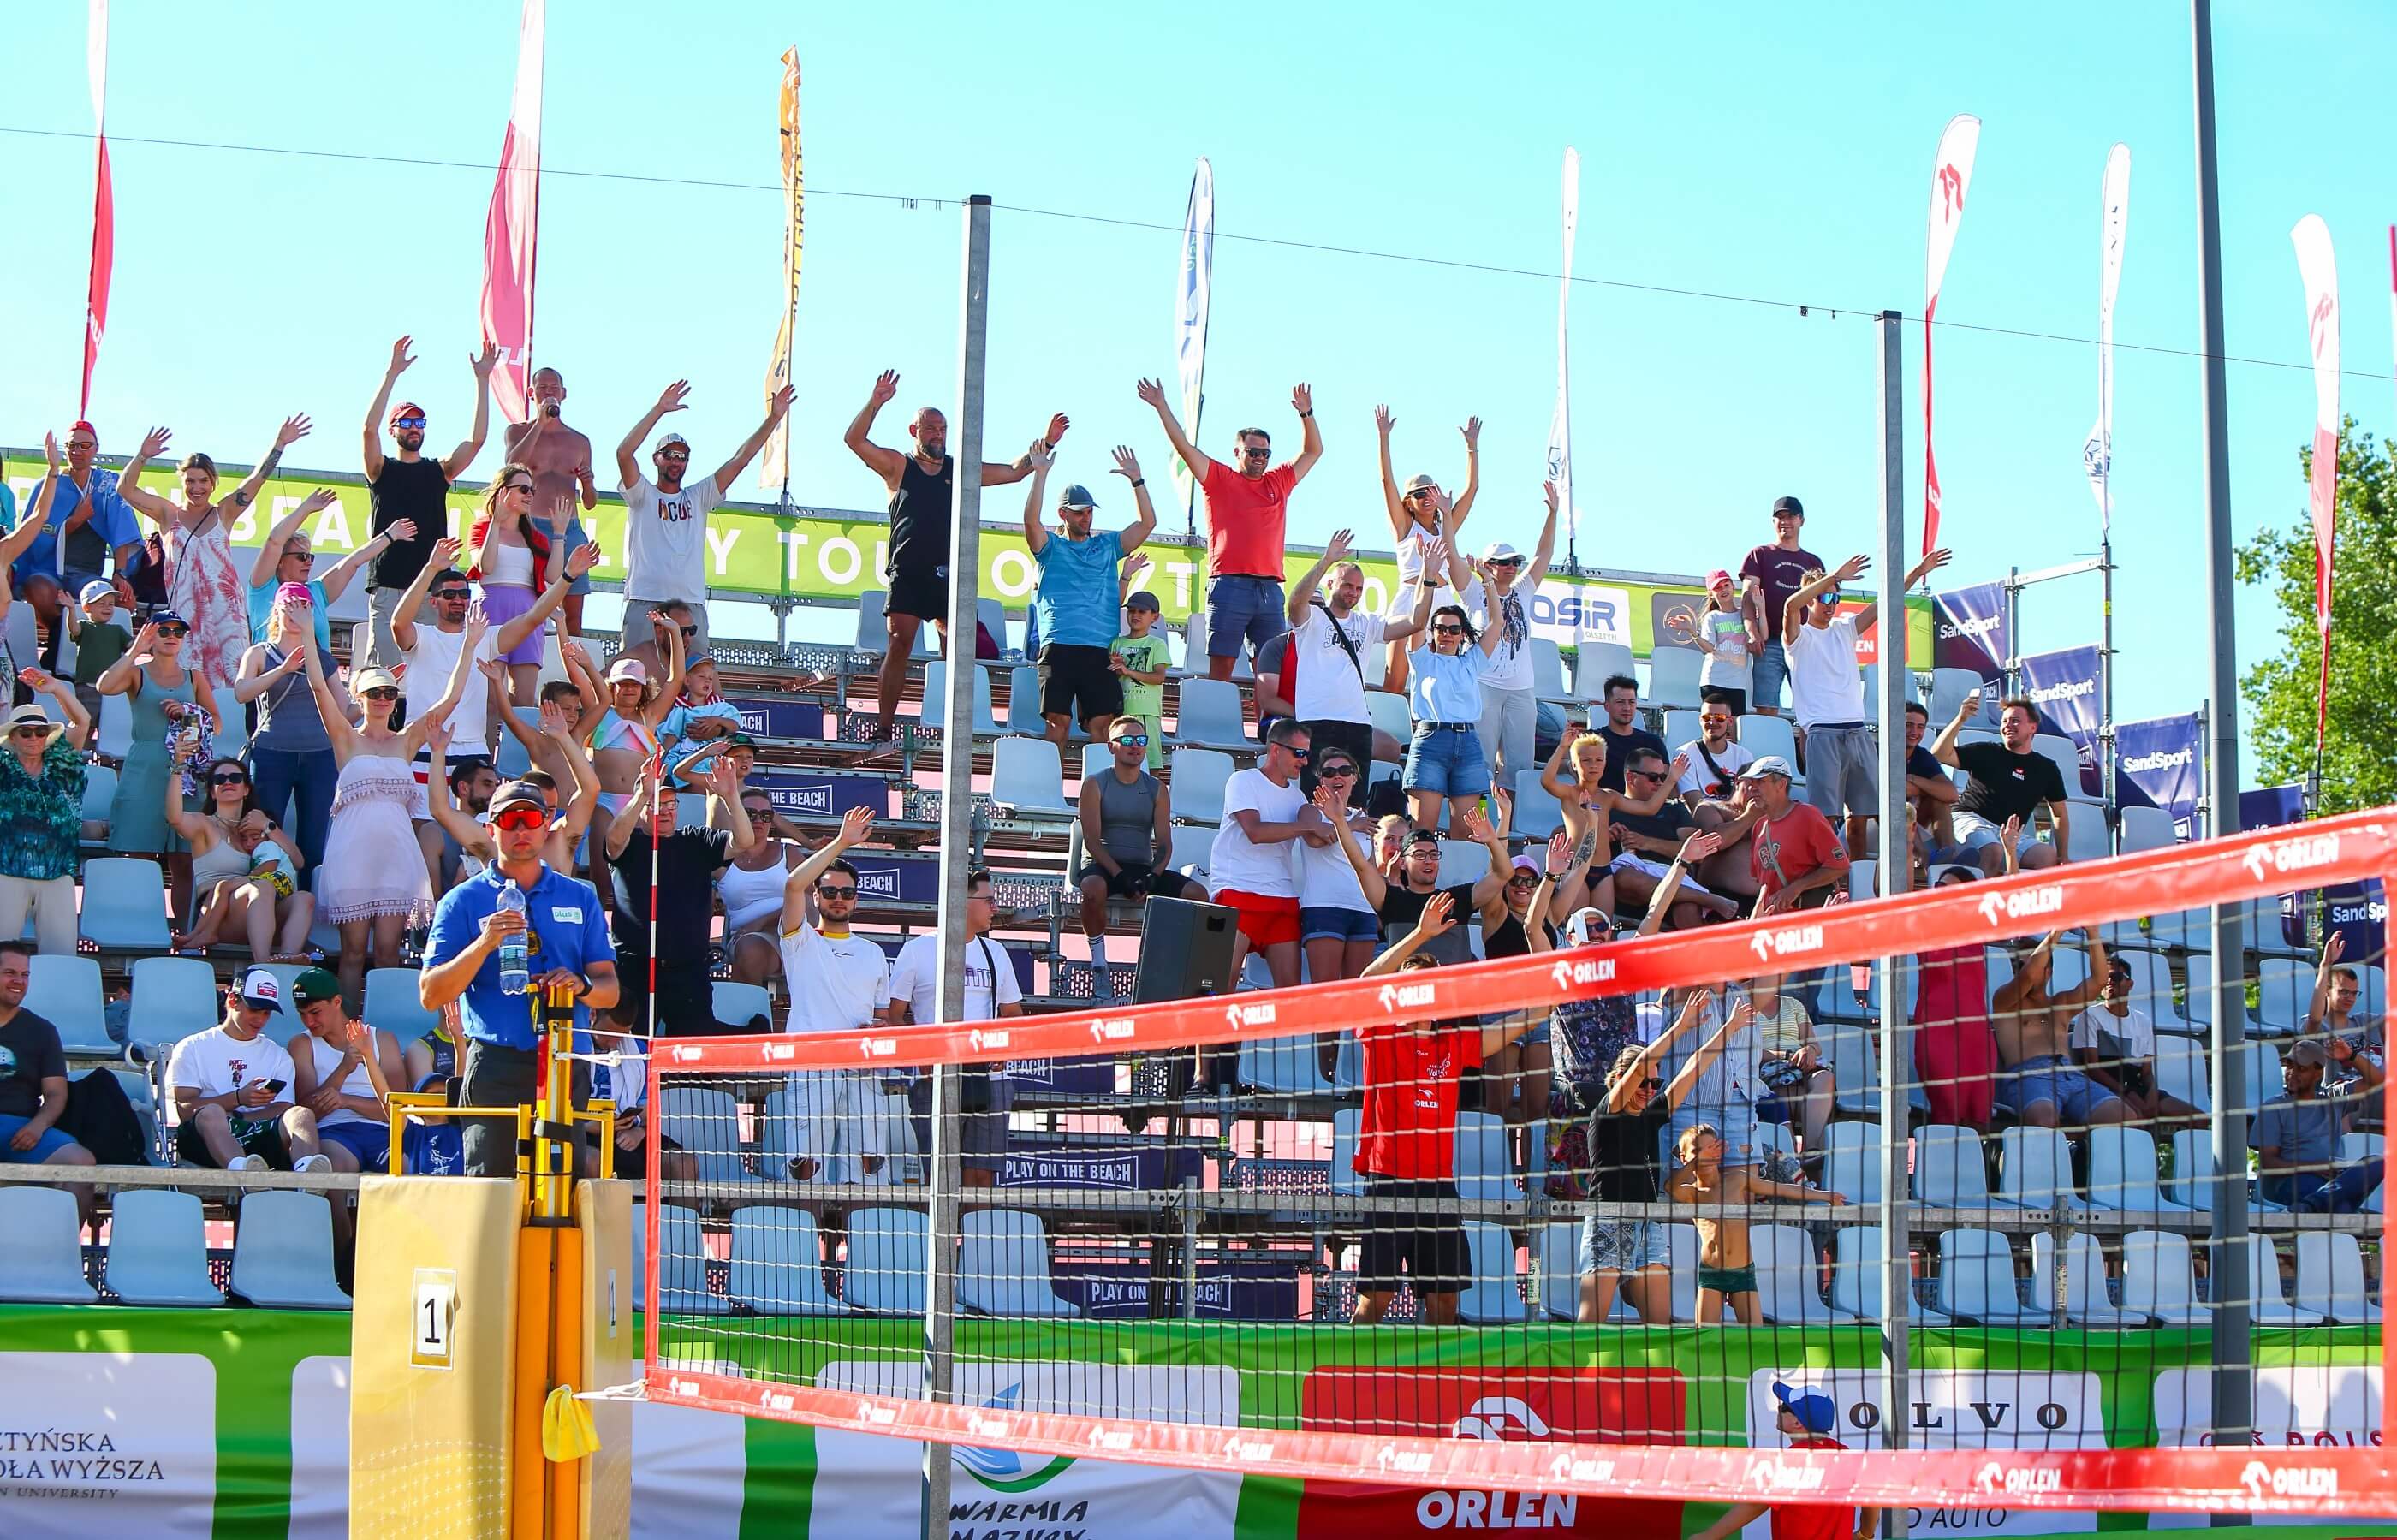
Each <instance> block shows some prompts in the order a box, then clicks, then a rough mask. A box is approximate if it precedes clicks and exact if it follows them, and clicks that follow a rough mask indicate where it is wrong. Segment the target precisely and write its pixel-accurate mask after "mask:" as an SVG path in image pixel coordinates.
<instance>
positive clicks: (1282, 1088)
mask: <svg viewBox="0 0 2397 1540" xmlns="http://www.w3.org/2000/svg"><path fill="white" fill-rule="evenodd" d="M1308 982H1310V983H1311V982H1313V981H1312V980H1310V981H1308ZM1239 1080H1240V1084H1242V1085H1244V1086H1252V1087H1254V1088H1255V1089H1256V1090H1258V1091H1263V1092H1265V1094H1266V1095H1269V1096H1330V1095H1332V1094H1333V1093H1334V1092H1335V1091H1337V1090H1338V1089H1339V1088H1338V1087H1336V1086H1334V1085H1332V1082H1331V1081H1329V1080H1327V1079H1325V1078H1323V1072H1322V1069H1321V1067H1320V1066H1319V1065H1317V1063H1316V1059H1315V1044H1314V1043H1313V1042H1311V1041H1309V1040H1308V1039H1307V1038H1266V1039H1264V1040H1262V1041H1253V1040H1252V1041H1250V1042H1244V1043H1242V1044H1241V1045H1240V1058H1239Z"/></svg>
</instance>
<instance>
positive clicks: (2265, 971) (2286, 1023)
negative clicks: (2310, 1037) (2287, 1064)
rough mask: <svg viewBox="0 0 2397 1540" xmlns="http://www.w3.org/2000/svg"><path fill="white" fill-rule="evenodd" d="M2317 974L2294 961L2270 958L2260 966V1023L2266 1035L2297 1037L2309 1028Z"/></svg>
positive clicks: (2258, 992)
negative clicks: (2308, 1009)
mask: <svg viewBox="0 0 2397 1540" xmlns="http://www.w3.org/2000/svg"><path fill="white" fill-rule="evenodd" d="M2313 993H2314V970H2313V965H2312V964H2311V963H2310V962H2298V961H2297V960H2296V959H2295V958H2292V957H2266V958H2264V959H2263V960H2262V961H2261V962H2258V963H2257V964H2256V1024H2258V1025H2259V1026H2260V1027H2262V1029H2263V1030H2264V1031H2266V1032H2270V1033H2276V1034H2278V1035H2280V1036H2283V1037H2294V1036H2295V1035H2296V1034H2297V1029H2298V1028H2299V1027H2300V1026H2302V1025H2304V1024H2305V1020H2306V1007H2307V1005H2308V1004H2310V1002H2311V1001H2312V999H2313Z"/></svg>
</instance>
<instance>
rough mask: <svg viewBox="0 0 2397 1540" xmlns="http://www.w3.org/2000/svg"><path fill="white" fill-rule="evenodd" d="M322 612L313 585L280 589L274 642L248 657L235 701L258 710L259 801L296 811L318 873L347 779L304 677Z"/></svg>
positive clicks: (254, 762)
mask: <svg viewBox="0 0 2397 1540" xmlns="http://www.w3.org/2000/svg"><path fill="white" fill-rule="evenodd" d="M317 614H318V611H317V608H316V600H315V595H314V594H312V593H311V592H310V591H309V590H308V589H307V588H306V587H305V586H303V585H301V584H300V583H284V584H283V585H282V586H281V587H279V588H277V589H276V590H275V597H274V600H273V603H272V604H271V606H270V607H269V608H268V609H267V611H266V639H265V640H263V641H261V642H260V643H259V644H258V645H257V646H255V647H253V648H251V649H249V650H248V651H247V652H245V653H243V654H242V655H241V672H240V674H239V676H237V677H235V678H234V682H233V698H234V701H236V702H238V703H241V704H243V705H246V706H254V707H256V708H257V711H258V730H257V731H255V732H253V733H251V734H250V738H249V763H250V772H251V774H252V775H253V776H254V777H255V778H256V787H257V792H258V805H259V806H260V807H261V808H263V809H265V810H266V811H267V815H268V816H269V817H272V818H277V819H280V818H282V817H283V816H284V810H285V809H286V808H287V807H288V808H289V809H290V810H291V812H290V821H291V828H292V833H293V834H294V835H296V836H297V837H299V841H300V859H301V864H303V865H304V866H306V867H307V869H309V870H310V871H314V870H315V869H316V868H317V867H318V866H321V865H323V864H324V863H325V837H326V835H327V833H328V830H329V829H330V828H331V826H332V820H333V787H334V783H336V782H337V781H339V780H340V778H341V767H340V766H338V765H336V764H335V763H334V762H333V741H332V739H331V738H329V737H328V736H327V735H326V732H325V722H324V718H323V717H322V716H320V715H318V712H317V709H316V697H315V692H314V691H312V690H310V689H309V688H308V681H307V680H306V679H305V678H304V677H302V676H301V670H302V669H303V668H304V667H305V666H306V664H307V660H306V659H305V658H303V657H301V653H302V652H304V651H306V650H307V649H310V648H311V647H315V646H316V645H317V637H316V630H315V624H316V620H317ZM325 666H327V667H328V668H329V667H331V666H332V664H331V663H330V662H327V663H326V665H325Z"/></svg>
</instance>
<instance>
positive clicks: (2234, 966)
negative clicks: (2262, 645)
mask: <svg viewBox="0 0 2397 1540" xmlns="http://www.w3.org/2000/svg"><path fill="white" fill-rule="evenodd" d="M2189 33H2190V37H2191V43H2192V53H2193V60H2192V62H2193V65H2194V74H2195V79H2196V97H2197V102H2196V106H2197V279H2198V291H2199V294H2200V301H2199V311H2198V319H2199V336H2200V351H2201V352H2203V355H2204V358H2205V376H2204V378H2205V393H2204V413H2205V568H2206V620H2207V627H2206V631H2207V647H2208V656H2207V664H2208V666H2207V670H2206V691H2205V708H2206V732H2207V734H2208V737H2209V739H2210V741H2211V743H2212V744H2213V752H2212V754H2211V755H2210V756H2209V757H2208V759H2207V763H2206V771H2207V795H2208V797H2209V799H2210V800H2211V801H2212V803H2213V805H2214V818H2213V830H2212V832H2213V833H2214V834H2215V835H2216V837H2220V836H2222V835H2225V834H2229V833H2231V832H2233V831H2234V830H2235V829H2236V828H2237V826H2238V822H2239V696H2238V693H2237V691H2238V688H2239V680H2238V649H2237V637H2236V633H2235V631H2234V629H2233V611H2232V608H2231V606H2232V598H2233V589H2232V584H2233V583H2234V582H2235V581H2236V577H2235V571H2234V569H2233V567H2232V563H2231V554H2230V424H2229V421H2228V419H2227V417H2226V415H2225V413H2226V410H2227V408H2226V403H2225V395H2226V390H2227V385H2226V382H2225V380H2224V377H2223V374H2224V371H2223V359H2222V346H2223V344H2222V218H2221V210H2220V205H2219V203H2218V201H2217V199H2216V186H2215V166H2214V13H2213V7H2212V5H2211V3H2210V0H2189ZM2212 918H2213V932H2214V934H2213V943H2214V945H2213V952H2214V1087H2213V1089H2214V1116H2213V1138H2214V1192H2213V1195H2212V1197H2213V1203H2214V1224H2213V1239H2212V1243H2211V1244H2212V1252H2211V1256H2210V1262H2209V1271H2210V1274H2211V1279H2210V1281H2211V1284H2212V1287H2211V1289H2210V1291H2209V1295H2210V1298H2211V1300H2212V1303H2213V1309H2214V1338H2213V1354H2212V1357H2213V1360H2214V1441H2215V1445H2216V1447H2217V1448H2225V1449H2228V1448H2236V1447H2240V1446H2243V1445H2244V1444H2245V1443H2246V1442H2247V1440H2248V1435H2249V1429H2250V1426H2251V1425H2252V1424H2253V1423H2254V1421H2255V1414H2256V1409H2255V1405H2254V1386H2253V1384H2252V1383H2251V1381H2252V1370H2253V1367H2254V1356H2255V1349H2254V1345H2253V1343H2252V1341H2251V1339H2250V1335H2249V1319H2248V1318H2249V1315H2250V1313H2251V1311H2250V1301H2249V1300H2248V1297H2247V1292H2248V1290H2247V1257H2246V1251H2247V1094H2248V1092H2247V1051H2246V1038H2247V992H2246V987H2245V985H2244V984H2243V982H2242V981H2243V979H2244V977H2245V975H2246V971H2247V970H2246V961H2245V951H2244V947H2243V942H2242V938H2241V936H2240V933H2239V931H2240V927H2239V910H2238V909H2237V908H2235V907H2232V908H2225V907H2223V906H2222V905H2220V904H2216V905H2215V906H2214V909H2213V911H2212ZM2230 1521H2237V1522H2244V1520H2230V1519H2229V1518H2227V1517H2225V1516H2220V1515H2217V1516H2216V1522H2217V1523H2220V1522H2230Z"/></svg>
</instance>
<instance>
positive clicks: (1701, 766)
mask: <svg viewBox="0 0 2397 1540" xmlns="http://www.w3.org/2000/svg"><path fill="white" fill-rule="evenodd" d="M1704 742H1705V740H1704V739H1700V738H1693V739H1691V740H1690V741H1689V742H1688V743H1683V744H1682V745H1681V748H1680V749H1679V750H1678V751H1677V753H1678V755H1679V757H1681V758H1683V759H1687V760H1688V761H1689V762H1690V768H1689V769H1688V770H1683V771H1682V772H1681V780H1680V781H1678V782H1676V783H1674V786H1673V790H1674V793H1675V794H1676V795H1679V794H1680V793H1682V792H1692V791H1694V792H1696V793H1697V794H1698V795H1699V796H1701V797H1729V796H1731V788H1730V787H1729V786H1725V787H1724V788H1723V789H1722V790H1721V791H1710V790H1708V789H1707V787H1708V785H1709V784H1710V783H1712V781H1713V779H1714V777H1713V776H1712V775H1710V774H1709V773H1708V772H1707V762H1706V760H1705V759H1703V758H1701V757H1699V755H1698V746H1699V744H1701V743H1704ZM1709 752H1712V751H1709ZM1755 758H1756V753H1755V751H1754V750H1752V749H1750V748H1749V747H1748V745H1747V744H1745V743H1741V742H1740V741H1739V740H1738V739H1736V738H1734V739H1733V740H1732V741H1731V742H1730V743H1725V744H1724V745H1723V746H1722V749H1721V752H1720V753H1716V754H1715V763H1716V764H1718V765H1721V767H1722V772H1723V774H1725V775H1726V776H1736V775H1738V774H1739V772H1740V771H1742V770H1746V769H1747V768H1748V765H1749V763H1750V762H1751V761H1753V760H1754V759H1755Z"/></svg>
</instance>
